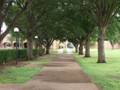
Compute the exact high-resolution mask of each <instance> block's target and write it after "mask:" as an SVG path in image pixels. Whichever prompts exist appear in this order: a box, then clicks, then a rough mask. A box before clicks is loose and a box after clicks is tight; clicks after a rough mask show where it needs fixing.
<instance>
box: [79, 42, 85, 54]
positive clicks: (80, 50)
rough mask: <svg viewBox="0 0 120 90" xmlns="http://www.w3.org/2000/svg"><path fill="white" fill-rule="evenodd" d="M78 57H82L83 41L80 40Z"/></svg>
mask: <svg viewBox="0 0 120 90" xmlns="http://www.w3.org/2000/svg"><path fill="white" fill-rule="evenodd" d="M79 55H84V53H83V41H82V40H80V46H79Z"/></svg>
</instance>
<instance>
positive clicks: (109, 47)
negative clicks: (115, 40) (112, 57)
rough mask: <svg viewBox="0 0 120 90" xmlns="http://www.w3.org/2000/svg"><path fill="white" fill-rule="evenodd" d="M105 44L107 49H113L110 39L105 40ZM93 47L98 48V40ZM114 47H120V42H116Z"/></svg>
mask: <svg viewBox="0 0 120 90" xmlns="http://www.w3.org/2000/svg"><path fill="white" fill-rule="evenodd" d="M104 46H105V49H111V48H112V46H111V44H110V42H109V41H105V42H104ZM91 48H96V49H97V48H98V42H96V43H95V44H94V45H92V46H91ZM114 48H115V49H120V45H119V44H115V45H114Z"/></svg>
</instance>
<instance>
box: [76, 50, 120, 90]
mask: <svg viewBox="0 0 120 90" xmlns="http://www.w3.org/2000/svg"><path fill="white" fill-rule="evenodd" d="M119 53H120V50H106V61H107V63H105V64H97V63H96V62H97V50H91V56H92V57H91V58H83V56H78V55H77V54H74V57H75V60H76V61H77V62H78V63H79V65H80V66H81V67H82V68H83V70H84V71H85V72H86V73H87V74H88V75H89V77H90V78H91V79H92V81H93V82H94V83H96V84H97V85H98V86H100V87H101V90H120V56H119Z"/></svg>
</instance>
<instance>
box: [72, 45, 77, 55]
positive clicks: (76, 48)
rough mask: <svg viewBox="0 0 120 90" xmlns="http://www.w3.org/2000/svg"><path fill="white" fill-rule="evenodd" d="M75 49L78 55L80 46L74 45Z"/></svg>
mask: <svg viewBox="0 0 120 90" xmlns="http://www.w3.org/2000/svg"><path fill="white" fill-rule="evenodd" d="M73 45H74V47H75V53H78V44H73Z"/></svg>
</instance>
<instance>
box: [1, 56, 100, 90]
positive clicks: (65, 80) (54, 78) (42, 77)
mask: <svg viewBox="0 0 120 90" xmlns="http://www.w3.org/2000/svg"><path fill="white" fill-rule="evenodd" d="M28 66H45V67H44V69H43V70H42V71H40V72H38V73H37V74H36V75H35V76H33V77H32V79H31V80H29V81H28V82H27V83H25V84H0V90H98V88H97V87H96V85H95V84H93V83H92V82H91V80H90V79H89V78H88V76H87V75H86V74H85V73H84V72H83V71H82V70H81V68H80V67H79V65H78V64H77V63H76V62H75V61H74V59H73V57H72V56H71V55H57V56H56V57H54V58H53V61H52V62H48V63H43V64H40V63H36V64H32V65H28Z"/></svg>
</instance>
